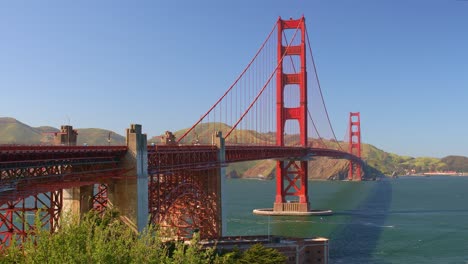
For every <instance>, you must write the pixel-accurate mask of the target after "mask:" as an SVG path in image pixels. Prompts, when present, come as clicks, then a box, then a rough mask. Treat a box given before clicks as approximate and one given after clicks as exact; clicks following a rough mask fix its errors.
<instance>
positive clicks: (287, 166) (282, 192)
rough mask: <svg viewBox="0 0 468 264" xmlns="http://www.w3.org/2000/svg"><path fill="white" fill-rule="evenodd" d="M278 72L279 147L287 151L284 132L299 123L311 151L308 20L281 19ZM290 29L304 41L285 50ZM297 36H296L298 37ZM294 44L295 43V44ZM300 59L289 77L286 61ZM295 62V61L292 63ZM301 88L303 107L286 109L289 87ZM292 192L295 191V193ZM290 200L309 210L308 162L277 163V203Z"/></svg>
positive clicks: (301, 104) (304, 143)
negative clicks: (296, 70) (285, 34)
mask: <svg viewBox="0 0 468 264" xmlns="http://www.w3.org/2000/svg"><path fill="white" fill-rule="evenodd" d="M277 28H278V46H277V49H278V52H277V56H278V65H279V67H278V69H277V71H276V74H277V75H276V87H277V88H276V125H277V131H276V145H277V146H280V147H284V143H285V142H284V132H285V131H284V129H285V124H286V121H287V120H297V121H298V123H299V136H300V145H301V146H302V147H307V70H306V46H305V18H304V17H302V18H301V19H298V20H282V19H281V18H279V19H278V22H277ZM287 29H295V30H296V32H297V30H300V32H301V40H300V45H299V46H291V45H290V44H288V45H287V47H284V46H283V31H284V30H287ZM294 36H295V35H294ZM292 41H293V40H291V43H292ZM293 55H296V56H299V57H300V63H301V65H300V66H301V67H300V72H299V73H296V74H285V73H284V72H283V59H284V58H285V57H286V56H293ZM291 60H292V59H291ZM290 84H291V85H292V84H293V85H297V86H299V91H300V98H299V107H294V108H287V107H285V105H284V89H285V86H286V85H290ZM290 190H294V191H293V192H291V191H290ZM287 196H295V197H298V200H299V203H301V204H303V208H308V203H309V202H308V201H309V199H308V194H307V161H305V160H299V159H296V160H289V161H277V165H276V199H275V203H285V202H286V197H287Z"/></svg>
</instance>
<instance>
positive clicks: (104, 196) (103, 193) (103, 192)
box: [93, 183, 109, 214]
mask: <svg viewBox="0 0 468 264" xmlns="http://www.w3.org/2000/svg"><path fill="white" fill-rule="evenodd" d="M108 205H109V193H108V185H107V184H104V183H101V184H98V186H97V188H96V193H95V194H94V196H93V209H94V210H95V211H97V212H98V213H99V214H102V213H104V212H105V211H106V209H107V207H108Z"/></svg>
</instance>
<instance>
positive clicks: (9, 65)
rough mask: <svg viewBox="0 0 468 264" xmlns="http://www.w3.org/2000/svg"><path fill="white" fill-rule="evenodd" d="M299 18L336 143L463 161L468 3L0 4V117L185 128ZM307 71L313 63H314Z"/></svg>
mask: <svg viewBox="0 0 468 264" xmlns="http://www.w3.org/2000/svg"><path fill="white" fill-rule="evenodd" d="M302 14H303V15H304V16H305V17H306V21H307V27H308V31H309V35H310V38H311V42H312V46H313V50H314V56H315V60H316V63H317V67H318V73H319V76H320V81H321V85H322V90H323V93H324V96H325V100H326V103H327V107H328V111H329V113H330V117H331V120H332V123H333V126H334V128H335V131H336V133H337V136H338V138H343V137H344V133H345V130H346V127H347V124H346V122H347V118H348V113H349V112H350V111H360V112H361V119H362V133H363V141H364V142H366V143H370V144H373V145H375V146H377V147H379V148H382V149H384V150H386V151H388V152H393V153H397V154H401V155H410V156H433V157H443V156H446V155H449V154H455V155H465V156H468V122H467V121H468V108H467V103H468V1H463V0H458V1H457V0H443V1H442V0H437V1H431V0H405V1H402V0H399V1H376V0H354V1H344V0H342V1H339V0H336V1H328V0H327V1H325V0H322V1H248V0H245V1H243V0H242V1H239V0H238V1H230V2H228V1H105V0H104V1H47V4H45V2H42V1H2V2H0V34H1V35H0V91H1V95H2V100H1V104H0V116H10V117H15V118H17V119H19V120H20V121H22V122H24V123H27V124H29V125H32V126H40V125H52V126H55V127H59V126H60V125H61V124H66V123H68V122H69V120H70V123H71V124H72V125H73V126H74V127H78V128H80V127H81V128H85V127H100V128H106V129H111V130H114V131H116V132H117V133H120V134H124V130H125V128H126V127H128V126H129V124H130V123H141V124H143V129H144V131H145V132H146V133H147V134H148V135H149V136H154V135H159V134H162V133H163V132H164V131H165V130H178V129H181V128H185V127H187V126H189V125H191V124H193V123H194V122H195V121H196V120H197V119H198V118H199V117H200V115H201V114H203V113H204V112H205V111H206V110H207V109H208V108H209V107H210V106H211V105H212V104H213V103H214V102H215V101H216V100H217V99H218V97H219V96H220V95H221V94H222V93H223V92H224V91H225V90H226V89H227V88H228V87H229V85H230V84H231V83H232V82H233V81H234V79H235V78H236V77H237V75H238V74H239V73H240V72H241V71H242V70H243V69H244V67H245V66H246V64H247V63H248V61H249V60H250V59H251V57H252V56H253V55H254V53H255V52H256V50H257V48H258V47H259V46H260V44H261V43H262V41H263V40H264V39H265V37H266V35H267V34H268V32H269V31H270V30H271V28H272V26H273V24H274V23H275V21H276V19H277V18H278V16H282V17H283V18H289V17H293V18H297V17H300V16H301V15H302ZM310 70H311V69H309V71H310Z"/></svg>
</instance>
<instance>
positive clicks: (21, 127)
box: [0, 117, 58, 144]
mask: <svg viewBox="0 0 468 264" xmlns="http://www.w3.org/2000/svg"><path fill="white" fill-rule="evenodd" d="M55 131H58V129H54V128H52V127H45V126H44V127H38V128H34V127H30V126H28V125H26V124H23V123H21V122H20V121H18V120H16V119H14V118H10V117H0V144H40V143H41V142H43V141H45V140H46V138H45V137H46V136H45V135H44V134H43V133H44V132H55Z"/></svg>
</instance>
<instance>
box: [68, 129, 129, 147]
mask: <svg viewBox="0 0 468 264" xmlns="http://www.w3.org/2000/svg"><path fill="white" fill-rule="evenodd" d="M76 130H77V131H78V142H77V144H78V145H83V144H87V145H92V146H99V145H101V146H103V145H111V146H116V145H125V137H124V136H121V135H119V134H116V133H115V132H112V131H110V130H106V129H100V128H78V129H76ZM109 133H110V143H109V142H108V138H109Z"/></svg>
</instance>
